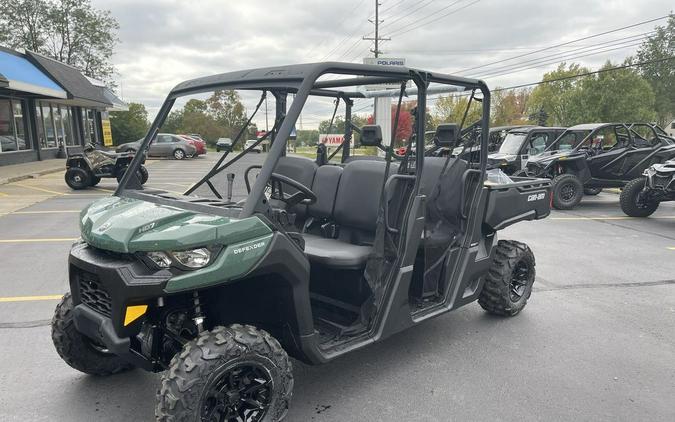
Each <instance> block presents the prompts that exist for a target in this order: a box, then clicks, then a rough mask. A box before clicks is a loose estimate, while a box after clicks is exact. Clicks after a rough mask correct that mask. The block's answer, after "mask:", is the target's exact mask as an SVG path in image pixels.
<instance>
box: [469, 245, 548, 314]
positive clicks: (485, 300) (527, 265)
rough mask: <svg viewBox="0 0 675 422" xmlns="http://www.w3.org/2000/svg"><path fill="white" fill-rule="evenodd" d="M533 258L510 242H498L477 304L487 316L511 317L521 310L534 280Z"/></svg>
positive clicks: (526, 250) (525, 248)
mask: <svg viewBox="0 0 675 422" xmlns="http://www.w3.org/2000/svg"><path fill="white" fill-rule="evenodd" d="M534 266H535V262H534V254H533V253H532V251H531V250H530V248H529V247H528V246H527V245H526V244H524V243H521V242H516V241H514V240H500V241H499V242H498V243H497V248H496V250H495V259H494V261H493V262H492V266H491V267H490V270H489V271H488V274H487V276H486V277H485V284H484V285H483V290H482V291H481V293H480V296H479V298H478V304H479V305H480V306H481V307H482V308H483V309H485V310H486V311H488V312H489V313H491V314H495V315H504V316H514V315H516V314H517V313H519V312H520V311H522V310H523V308H524V307H525V305H526V304H527V300H528V299H529V298H530V294H531V293H532V285H533V284H534V278H535V275H536V273H535V269H534Z"/></svg>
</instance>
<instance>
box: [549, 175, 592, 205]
mask: <svg viewBox="0 0 675 422" xmlns="http://www.w3.org/2000/svg"><path fill="white" fill-rule="evenodd" d="M552 190H553V192H552V196H553V206H554V207H555V208H556V209H559V210H569V209H572V208H574V207H576V206H577V205H579V202H581V198H582V197H583V196H584V185H583V184H582V183H581V180H579V178H578V177H577V176H575V175H573V174H569V173H565V174H559V175H557V176H556V177H554V178H553V189H552Z"/></svg>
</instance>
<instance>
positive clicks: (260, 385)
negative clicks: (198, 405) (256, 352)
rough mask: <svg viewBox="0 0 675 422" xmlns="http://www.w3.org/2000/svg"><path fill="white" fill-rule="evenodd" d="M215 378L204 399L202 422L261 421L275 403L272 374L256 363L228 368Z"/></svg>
mask: <svg viewBox="0 0 675 422" xmlns="http://www.w3.org/2000/svg"><path fill="white" fill-rule="evenodd" d="M219 372H220V373H219V374H218V375H217V376H216V377H214V378H212V380H211V382H210V383H209V384H208V386H207V389H206V393H205V395H204V399H203V400H202V413H201V414H202V418H201V420H202V421H203V422H230V421H240V422H257V421H262V420H263V418H264V417H265V414H266V413H267V409H268V408H269V406H270V404H271V402H272V392H273V390H274V384H273V382H272V376H271V375H270V373H269V371H268V370H267V369H265V368H264V367H263V366H262V365H260V364H259V363H256V362H241V363H237V364H234V365H229V366H227V367H225V368H224V369H223V370H221V371H219Z"/></svg>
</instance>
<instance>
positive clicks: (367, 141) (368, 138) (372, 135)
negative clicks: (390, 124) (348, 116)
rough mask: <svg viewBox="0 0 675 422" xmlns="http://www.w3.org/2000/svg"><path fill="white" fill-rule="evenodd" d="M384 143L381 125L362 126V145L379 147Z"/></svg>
mask: <svg viewBox="0 0 675 422" xmlns="http://www.w3.org/2000/svg"><path fill="white" fill-rule="evenodd" d="M381 145H382V129H381V128H380V126H379V125H365V126H363V127H362V128H361V146H364V147H379V146H381Z"/></svg>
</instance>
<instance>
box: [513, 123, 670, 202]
mask: <svg viewBox="0 0 675 422" xmlns="http://www.w3.org/2000/svg"><path fill="white" fill-rule="evenodd" d="M638 125H640V126H647V127H651V132H650V133H651V135H653V138H652V137H651V136H650V137H649V138H650V139H645V137H643V136H642V135H639V134H638V133H637V132H636V129H637V128H636V126H638ZM673 158H675V144H673V141H672V139H671V138H668V137H665V136H661V135H660V134H659V133H658V132H657V131H656V130H654V128H653V127H652V126H650V125H647V124H644V123H643V124H635V123H633V124H630V123H628V124H626V123H591V124H583V125H577V126H572V127H570V128H569V129H567V130H566V131H565V132H563V134H562V135H560V137H558V139H556V140H555V142H553V143H552V144H551V145H550V146H549V147H548V148H547V149H546V151H545V152H543V153H542V154H539V155H537V156H536V157H531V158H530V159H529V160H528V162H527V169H526V170H527V171H526V174H527V175H528V176H534V177H546V178H549V179H552V180H553V194H552V196H553V206H554V207H555V208H558V209H571V208H574V207H575V206H577V205H578V204H579V202H581V199H582V197H583V195H584V193H585V192H584V191H586V190H588V189H589V188H593V189H602V188H622V187H624V186H625V185H626V184H627V183H628V182H629V181H631V180H633V179H635V178H637V177H640V175H642V173H643V172H644V171H645V170H646V169H647V167H649V166H651V165H652V164H658V163H662V162H664V161H666V160H669V159H673Z"/></svg>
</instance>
